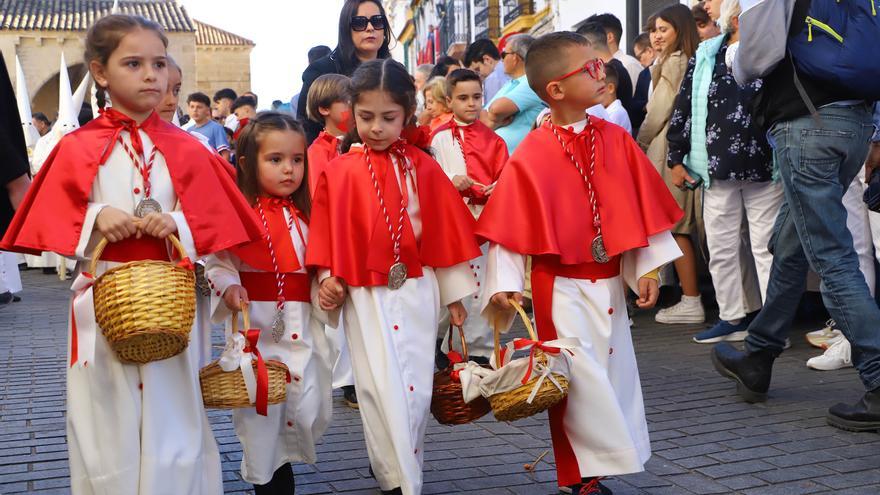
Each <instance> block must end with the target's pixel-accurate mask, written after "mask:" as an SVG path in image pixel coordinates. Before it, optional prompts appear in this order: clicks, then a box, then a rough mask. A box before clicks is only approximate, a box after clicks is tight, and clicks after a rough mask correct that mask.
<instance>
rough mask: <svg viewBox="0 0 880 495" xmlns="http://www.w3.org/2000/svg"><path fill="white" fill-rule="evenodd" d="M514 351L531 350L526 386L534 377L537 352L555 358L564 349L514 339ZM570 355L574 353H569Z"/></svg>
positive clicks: (525, 378)
mask: <svg viewBox="0 0 880 495" xmlns="http://www.w3.org/2000/svg"><path fill="white" fill-rule="evenodd" d="M513 349H514V351H521V350H524V349H531V350H530V351H529V368H528V369H527V370H526V375H525V376H524V377H523V379H522V384H523V385H525V384H526V383H529V378H531V377H532V368H533V367H534V365H535V352H536V351H537V350H538V349H540V350H542V351H544V352H546V353H547V354H552V355H554V356H556V355H558V354H559V353H560V352H562V348H560V347H553V346H548V345H545V343H544V341H543V340H529V339H514V340H513ZM568 353H569V354H572V355H573V353H572V352H571V351H568Z"/></svg>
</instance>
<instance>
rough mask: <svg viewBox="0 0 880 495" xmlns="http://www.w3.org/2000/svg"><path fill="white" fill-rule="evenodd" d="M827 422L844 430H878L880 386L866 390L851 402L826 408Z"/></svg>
mask: <svg viewBox="0 0 880 495" xmlns="http://www.w3.org/2000/svg"><path fill="white" fill-rule="evenodd" d="M825 419H826V420H827V421H828V424H829V425H831V426H834V427H835V428H840V429H841V430H846V431H880V388H875V389H874V390H872V391H870V392H866V393H865V395H863V396H862V399H861V400H860V401H859V402H857V403H855V404H853V405H849V404H843V403H841V404H837V405H834V406H831V408H830V409H828V414H827V415H826V416H825Z"/></svg>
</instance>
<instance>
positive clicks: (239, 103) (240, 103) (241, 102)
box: [231, 96, 257, 112]
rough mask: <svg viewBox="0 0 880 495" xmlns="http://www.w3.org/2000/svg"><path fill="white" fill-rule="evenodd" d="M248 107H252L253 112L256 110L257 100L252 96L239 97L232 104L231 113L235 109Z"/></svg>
mask: <svg viewBox="0 0 880 495" xmlns="http://www.w3.org/2000/svg"><path fill="white" fill-rule="evenodd" d="M248 105H250V106H252V107H254V110H256V109H257V100H256V99H255V98H254V97H253V96H239V97H238V98H236V99H235V101H234V102H233V103H232V108H231V111H233V112H234V111H235V110H236V109H238V108H241V107H245V106H248Z"/></svg>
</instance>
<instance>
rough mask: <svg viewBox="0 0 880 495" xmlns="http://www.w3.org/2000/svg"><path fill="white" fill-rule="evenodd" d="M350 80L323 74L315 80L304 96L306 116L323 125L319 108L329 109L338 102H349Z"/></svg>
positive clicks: (336, 75) (337, 75)
mask: <svg viewBox="0 0 880 495" xmlns="http://www.w3.org/2000/svg"><path fill="white" fill-rule="evenodd" d="M350 89H351V80H350V79H349V78H347V77H345V76H343V75H341V74H324V75H323V76H321V77H319V78H317V79H315V82H313V83H312V85H311V86H310V87H309V94H308V95H307V96H306V115H307V116H308V117H309V118H310V119H312V120H314V121H315V122H320V123H322V124H323V123H324V116H323V115H321V112H320V111H319V109H320V108H330V105H332V104H334V103H336V102H339V101H348V100H349V91H350Z"/></svg>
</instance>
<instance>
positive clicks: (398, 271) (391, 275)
mask: <svg viewBox="0 0 880 495" xmlns="http://www.w3.org/2000/svg"><path fill="white" fill-rule="evenodd" d="M404 282H406V265H404V264H403V263H401V262H397V263H395V264H393V265H391V268H390V269H389V270H388V288H389V289H391V290H397V289H399V288H401V287H403V284H404Z"/></svg>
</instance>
